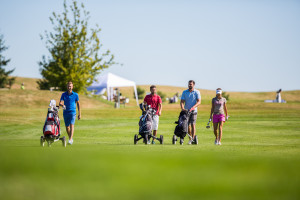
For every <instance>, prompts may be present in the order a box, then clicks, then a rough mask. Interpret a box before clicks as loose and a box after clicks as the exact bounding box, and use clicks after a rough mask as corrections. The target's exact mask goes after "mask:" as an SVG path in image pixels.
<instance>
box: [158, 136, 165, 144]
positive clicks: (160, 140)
mask: <svg viewBox="0 0 300 200" xmlns="http://www.w3.org/2000/svg"><path fill="white" fill-rule="evenodd" d="M159 142H160V144H164V136H163V135H160V137H159Z"/></svg>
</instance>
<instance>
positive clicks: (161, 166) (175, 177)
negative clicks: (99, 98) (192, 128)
mask: <svg viewBox="0 0 300 200" xmlns="http://www.w3.org/2000/svg"><path fill="white" fill-rule="evenodd" d="M2 92H3V91H2ZM31 93H32V92H31ZM42 93H43V94H46V93H45V91H43V92H42ZM49 94H50V93H49ZM15 95H17V94H15ZM22 95H24V94H22ZM251 95H255V94H251ZM257 95H258V96H261V95H262V94H260V93H258V94H257ZM296 95H298V93H297V94H296ZM58 98H59V97H58ZM262 98H263V97H262ZM240 100H243V103H241V101H240ZM5 105H6V106H5ZM17 105H18V106H16V107H14V106H12V105H11V104H10V103H7V104H4V103H3V104H1V107H0V199H18V200H19V199H45V200H46V199H49V200H50V199H128V200H132V199H162V200H163V199H203V198H204V199H299V198H300V190H299V188H300V173H299V168H300V157H299V155H300V154H299V153H300V140H299V139H300V112H299V111H300V103H299V102H292V103H287V104H265V103H263V102H259V101H255V100H247V99H243V97H240V99H239V101H235V99H234V98H233V99H232V101H230V102H229V103H228V109H229V112H230V116H231V117H230V121H228V122H226V123H225V125H224V136H223V141H222V144H223V145H222V146H215V145H214V137H213V132H212V130H211V129H210V130H208V129H205V126H206V123H207V120H208V115H209V100H208V99H206V100H204V105H201V106H200V109H199V116H198V121H197V135H198V137H199V145H198V146H194V145H193V146H188V145H187V139H186V141H185V144H184V145H183V146H180V145H178V144H177V145H172V144H171V137H172V135H173V131H174V127H175V124H174V121H175V120H177V117H178V114H179V106H178V107H177V106H175V107H174V105H168V104H165V105H164V106H163V109H164V110H163V115H162V116H161V118H160V125H159V134H163V135H164V138H165V144H164V145H159V144H157V145H147V146H146V145H144V144H142V143H141V142H140V143H139V144H137V145H134V144H133V136H134V134H136V133H137V132H138V118H139V116H140V111H139V110H138V108H137V107H132V106H129V107H126V108H121V109H113V106H112V105H110V107H108V106H106V107H96V108H85V109H83V110H82V120H80V121H76V124H75V136H74V145H72V146H67V147H66V148H63V147H62V145H61V143H54V144H53V145H52V147H51V148H49V147H44V148H42V147H40V146H39V137H40V135H41V132H42V126H43V123H44V120H45V117H46V111H47V104H46V105H45V106H44V108H43V107H41V106H40V105H39V104H38V103H36V106H33V107H31V108H30V106H26V107H25V108H23V107H22V106H21V103H19V104H17ZM60 118H61V120H62V124H63V117H62V113H61V117H60ZM62 127H63V126H62ZM65 134H66V133H65V131H64V130H63V135H65Z"/></svg>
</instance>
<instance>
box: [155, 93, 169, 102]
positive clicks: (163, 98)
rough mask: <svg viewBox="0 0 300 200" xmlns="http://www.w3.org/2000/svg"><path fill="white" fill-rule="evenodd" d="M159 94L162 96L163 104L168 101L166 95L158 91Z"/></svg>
mask: <svg viewBox="0 0 300 200" xmlns="http://www.w3.org/2000/svg"><path fill="white" fill-rule="evenodd" d="M157 94H158V95H159V96H160V98H161V101H162V102H165V101H166V96H167V95H166V94H165V93H163V92H162V91H158V92H157Z"/></svg>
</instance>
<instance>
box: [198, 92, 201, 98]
mask: <svg viewBox="0 0 300 200" xmlns="http://www.w3.org/2000/svg"><path fill="white" fill-rule="evenodd" d="M198 99H201V94H200V91H197V100H198Z"/></svg>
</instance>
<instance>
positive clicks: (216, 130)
mask: <svg viewBox="0 0 300 200" xmlns="http://www.w3.org/2000/svg"><path fill="white" fill-rule="evenodd" d="M214 134H215V137H216V140H215V144H217V142H218V123H215V122H214Z"/></svg>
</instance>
